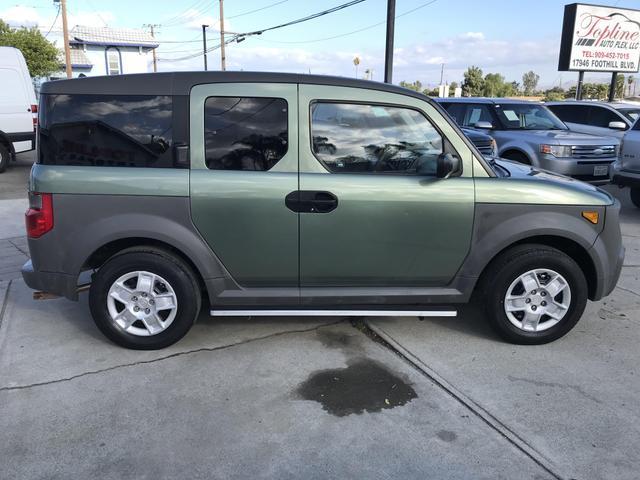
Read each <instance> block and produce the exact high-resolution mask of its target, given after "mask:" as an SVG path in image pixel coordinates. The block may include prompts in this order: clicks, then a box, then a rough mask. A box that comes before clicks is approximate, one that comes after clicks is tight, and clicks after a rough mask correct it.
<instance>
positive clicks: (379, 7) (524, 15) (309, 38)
mask: <svg viewBox="0 0 640 480" xmlns="http://www.w3.org/2000/svg"><path fill="white" fill-rule="evenodd" d="M345 1H346V0H325V1H315V2H312V1H305V0H285V1H282V0H280V1H278V0H225V18H226V20H225V30H228V31H233V32H246V31H253V30H256V29H261V28H265V27H269V26H273V25H277V24H280V23H283V22H286V21H289V20H293V19H296V18H299V17H302V16H306V15H309V14H311V13H315V12H317V11H320V10H323V9H326V8H331V7H334V6H337V5H339V4H342V3H344V2H345ZM565 3H569V2H565V1H558V0H537V1H531V0H510V1H507V0H501V1H499V0H484V1H482V2H479V1H472V0H457V1H455V2H452V1H446V0H436V1H433V0H432V1H431V2H429V1H428V0H397V6H396V14H397V15H401V14H403V13H405V12H408V11H411V10H413V9H416V8H418V7H422V8H418V9H417V10H415V11H413V12H412V13H410V14H407V15H404V16H402V17H401V18H398V19H397V20H396V39H395V50H396V51H395V58H396V60H395V65H394V81H395V82H396V83H397V82H399V81H400V80H408V81H413V80H420V81H421V82H422V83H423V84H425V85H429V86H432V85H435V84H437V83H439V80H440V68H441V64H442V63H445V75H444V76H445V79H446V80H448V81H458V82H460V81H461V80H462V72H463V71H464V70H465V69H466V67H467V66H469V65H477V66H480V67H481V68H482V69H483V71H484V72H485V73H488V72H498V73H501V74H503V75H504V76H505V77H506V78H507V79H508V80H516V81H519V82H520V81H521V77H522V74H523V73H524V72H525V71H527V70H534V71H536V72H537V73H539V74H540V77H541V79H540V85H541V86H545V87H547V86H551V85H557V84H559V83H560V82H562V84H563V86H565V87H566V86H568V85H570V84H571V83H575V79H576V78H575V77H576V76H577V74H575V73H569V72H564V73H562V74H561V73H559V72H558V71H557V58H558V46H559V42H560V32H561V29H562V13H563V7H564V5H565ZM597 3H601V4H607V3H608V4H612V5H615V4H617V6H619V7H627V8H640V0H619V1H611V2H606V1H600V2H597ZM274 4H275V5H274ZM68 5H69V15H70V21H69V23H70V27H72V26H73V25H75V24H83V25H93V26H103V25H105V24H106V25H108V26H111V27H129V28H140V27H141V26H142V24H145V23H154V24H160V25H161V27H159V29H158V34H157V37H158V38H159V39H160V41H161V42H162V41H166V43H162V45H161V47H160V49H159V52H158V55H159V58H160V63H159V65H160V69H161V70H193V69H201V68H202V57H197V58H193V59H187V60H181V61H176V60H175V59H178V58H181V57H184V56H189V55H190V54H191V53H194V54H195V53H198V51H199V49H200V48H201V43H200V40H201V35H200V25H201V24H202V23H207V24H209V25H211V26H212V28H211V29H210V30H209V33H208V37H209V45H216V44H217V43H219V42H218V40H219V33H218V32H217V31H216V30H215V29H216V28H218V19H219V15H218V2H217V0H184V1H182V2H174V1H171V2H169V1H158V0H155V1H153V0H136V1H131V0H129V1H125V0H109V1H108V2H100V1H98V0H68ZM423 5H424V6H423ZM263 7H268V8H264V9H262V10H260V11H258V12H254V13H249V14H247V12H250V11H252V10H256V9H260V8H263ZM55 14H56V7H55V6H54V4H53V2H52V1H51V0H46V1H44V0H43V1H36V0H27V1H25V2H24V3H20V4H19V5H18V4H17V2H16V0H0V18H3V19H4V20H5V21H7V20H8V21H9V22H10V23H11V24H14V25H29V26H32V25H36V26H38V27H39V28H41V29H42V30H43V31H44V32H46V31H48V30H49V28H50V27H51V26H52V24H53V20H54V17H55ZM385 15H386V0H366V1H364V2H363V3H361V4H358V5H355V6H352V7H349V8H347V9H344V10H341V11H339V12H336V13H333V14H329V15H326V16H324V17H321V18H318V19H315V20H311V21H309V22H305V23H303V24H300V25H294V26H291V27H286V28H282V29H279V30H275V31H272V32H266V33H265V34H263V35H261V36H255V37H250V38H247V40H246V41H244V42H242V43H240V44H231V45H228V47H227V68H228V69H235V70H240V69H243V70H270V71H293V72H305V73H306V72H309V71H311V72H312V73H317V74H337V75H348V76H353V75H355V73H356V71H355V67H354V65H353V58H354V57H355V56H358V57H359V58H360V59H361V60H360V66H359V71H358V74H359V76H362V75H363V72H364V70H365V69H367V68H369V69H372V70H373V77H374V79H375V80H381V79H382V74H383V55H384V41H385V26H384V24H382V25H379V26H377V27H372V28H368V29H365V30H362V31H360V32H357V33H353V34H351V35H344V34H346V33H349V32H353V31H356V30H360V29H364V28H366V27H369V26H371V25H374V24H376V23H379V22H384V20H385ZM61 28H62V27H61V22H60V20H59V19H58V21H57V22H56V23H55V24H53V30H52V32H51V34H50V35H49V38H51V39H52V40H56V39H57V40H58V42H59V31H60V30H61ZM330 37H337V38H333V39H332V38H330ZM182 41H186V42H185V43H176V42H182ZM209 64H210V66H211V67H210V68H218V67H219V52H218V51H215V52H212V53H210V54H209ZM588 79H592V80H600V81H606V80H607V76H606V75H604V76H598V75H591V76H590V77H589V78H588Z"/></svg>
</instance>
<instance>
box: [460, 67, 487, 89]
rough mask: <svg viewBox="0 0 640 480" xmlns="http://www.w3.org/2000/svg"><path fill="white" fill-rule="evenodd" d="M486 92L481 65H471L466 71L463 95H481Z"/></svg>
mask: <svg viewBox="0 0 640 480" xmlns="http://www.w3.org/2000/svg"><path fill="white" fill-rule="evenodd" d="M483 92H484V78H483V76H482V69H481V68H480V67H476V66H471V67H469V68H467V71H466V72H464V81H463V82H462V95H464V96H465V97H479V96H481V95H482V94H483Z"/></svg>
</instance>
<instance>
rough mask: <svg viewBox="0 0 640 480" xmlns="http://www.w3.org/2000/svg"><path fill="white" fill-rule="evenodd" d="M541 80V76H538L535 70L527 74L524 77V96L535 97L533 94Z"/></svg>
mask: <svg viewBox="0 0 640 480" xmlns="http://www.w3.org/2000/svg"><path fill="white" fill-rule="evenodd" d="M539 80H540V75H538V74H537V73H536V72H534V71H533V70H529V71H528V72H527V73H525V74H524V75H522V86H523V87H524V94H525V95H526V96H529V95H533V93H534V92H535V91H536V87H537V86H538V81H539Z"/></svg>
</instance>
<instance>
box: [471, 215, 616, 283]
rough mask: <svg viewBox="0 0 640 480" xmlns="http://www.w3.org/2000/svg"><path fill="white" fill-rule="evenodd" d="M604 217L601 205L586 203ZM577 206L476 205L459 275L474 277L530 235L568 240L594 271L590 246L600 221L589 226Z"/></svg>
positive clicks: (594, 238)
mask: <svg viewBox="0 0 640 480" xmlns="http://www.w3.org/2000/svg"><path fill="white" fill-rule="evenodd" d="M588 208H589V210H592V211H593V210H596V211H598V212H599V213H600V218H602V219H604V214H605V207H602V206H598V207H594V206H590V207H588ZM584 209H585V207H583V206H579V205H522V204H482V203H479V204H477V205H476V221H475V225H474V232H473V248H472V250H471V252H470V254H469V255H468V256H467V258H466V260H465V262H464V264H463V265H462V267H461V269H460V271H459V276H460V277H463V278H472V279H477V278H479V277H480V275H481V273H482V272H483V271H484V269H485V268H486V267H487V265H488V264H489V263H490V262H491V261H492V260H493V259H494V258H495V257H496V255H498V254H499V253H500V252H502V251H503V250H505V249H506V248H508V247H509V246H511V245H513V244H516V243H519V242H523V241H526V240H527V239H530V238H534V237H540V236H545V237H555V238H560V239H565V240H571V241H573V242H575V243H576V244H578V245H579V246H580V247H581V248H582V249H583V250H585V251H586V252H587V253H588V254H589V256H590V257H591V259H592V261H593V264H594V267H595V268H596V270H597V269H598V266H599V265H601V262H600V261H599V260H598V258H597V254H596V253H595V252H594V251H593V249H592V246H593V244H594V243H595V241H596V239H597V238H598V235H599V234H600V232H601V231H602V224H603V222H602V221H601V222H599V224H598V225H593V224H591V223H589V222H587V221H586V220H585V219H583V218H582V216H581V212H582V211H583V210H584Z"/></svg>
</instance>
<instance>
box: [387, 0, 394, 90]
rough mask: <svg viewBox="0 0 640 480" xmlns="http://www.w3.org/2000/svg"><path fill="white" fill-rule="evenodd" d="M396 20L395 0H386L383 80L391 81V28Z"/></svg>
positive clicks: (392, 28)
mask: <svg viewBox="0 0 640 480" xmlns="http://www.w3.org/2000/svg"><path fill="white" fill-rule="evenodd" d="M395 21H396V0H387V43H386V46H385V55H384V82H385V83H393V33H394V32H393V30H394V27H395Z"/></svg>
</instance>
